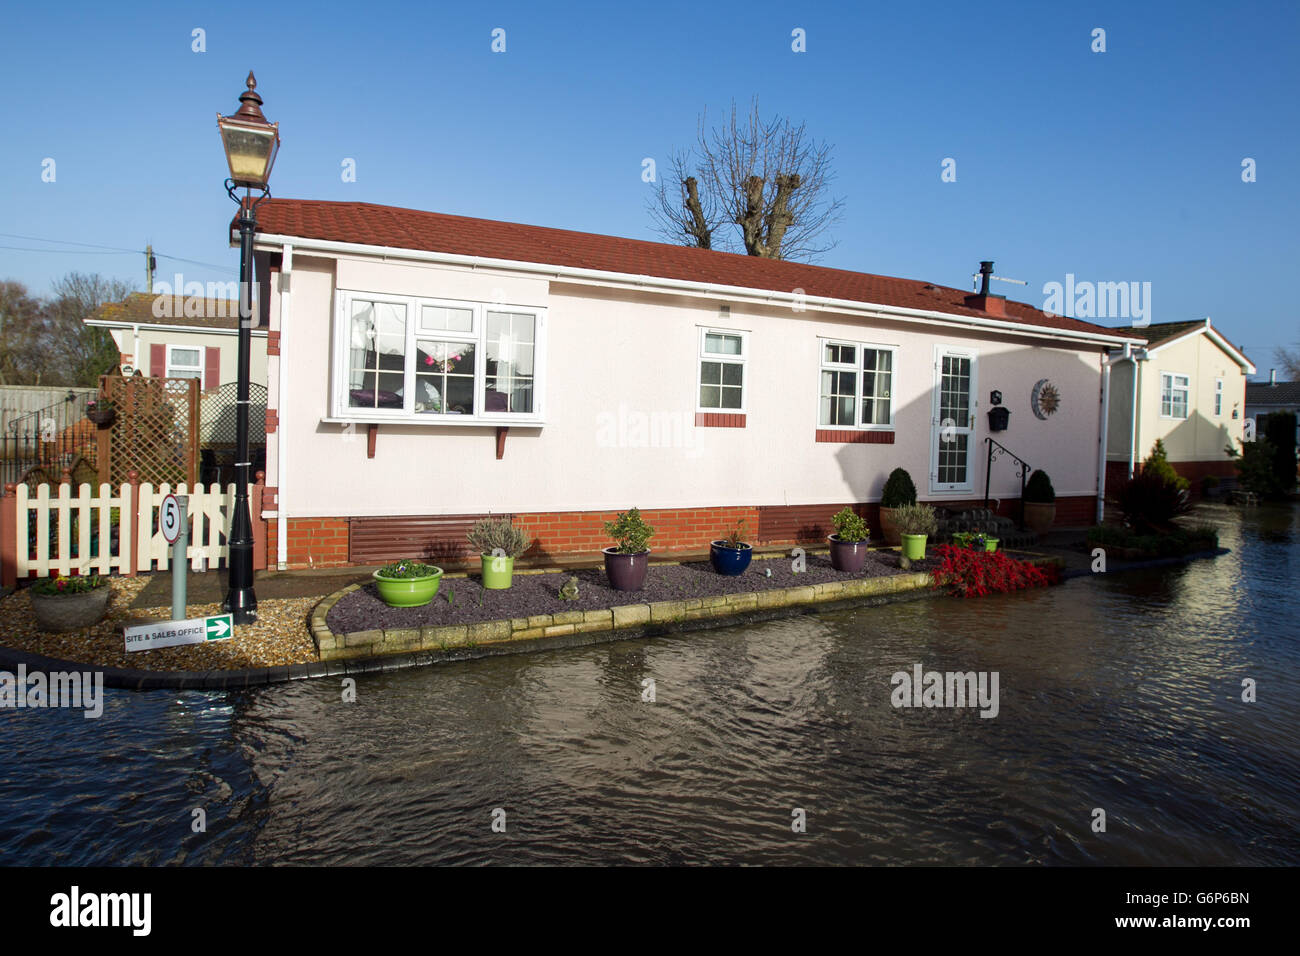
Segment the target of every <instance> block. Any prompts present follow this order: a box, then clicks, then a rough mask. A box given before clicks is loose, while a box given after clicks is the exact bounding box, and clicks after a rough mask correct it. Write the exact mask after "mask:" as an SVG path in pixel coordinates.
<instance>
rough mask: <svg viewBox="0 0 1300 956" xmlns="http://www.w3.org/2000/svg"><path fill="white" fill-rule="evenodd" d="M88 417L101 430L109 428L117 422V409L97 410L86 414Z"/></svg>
mask: <svg viewBox="0 0 1300 956" xmlns="http://www.w3.org/2000/svg"><path fill="white" fill-rule="evenodd" d="M86 417H87V418H88V419H90V420H91V421H92V422H94V423H95V425H97V426H98V427H99V428H108V427H109V426H110V425H112V424H113V422H115V421H117V409H116V408H96V409H92V410H91V411H88V412H86Z"/></svg>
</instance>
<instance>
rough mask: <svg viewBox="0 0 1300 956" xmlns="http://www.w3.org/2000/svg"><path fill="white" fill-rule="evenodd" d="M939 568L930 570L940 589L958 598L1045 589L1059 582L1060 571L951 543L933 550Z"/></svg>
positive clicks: (1055, 567) (1053, 567) (998, 552)
mask: <svg viewBox="0 0 1300 956" xmlns="http://www.w3.org/2000/svg"><path fill="white" fill-rule="evenodd" d="M934 552H935V557H936V558H937V559H938V566H937V567H935V568H933V569H932V570H931V571H930V574H931V576H932V577H933V578H934V583H935V585H936V586H937V587H947V588H948V590H949V591H950V592H951V593H953V594H955V595H957V596H958V597H984V596H986V595H989V594H1005V593H1007V592H1010V591H1019V590H1021V589H1022V588H1042V587H1047V586H1048V585H1049V584H1055V583H1057V582H1058V581H1059V580H1060V578H1061V572H1060V568H1058V567H1057V566H1056V565H1054V564H1049V565H1046V566H1042V567H1040V566H1038V565H1034V564H1030V563H1029V562H1028V561H1018V560H1016V559H1015V558H1013V557H1010V556H1008V555H1006V554H1004V553H1002V552H1001V551H973V550H971V549H970V548H959V547H955V546H953V545H950V544H941V545H939V546H938V547H937V548H935V549H934Z"/></svg>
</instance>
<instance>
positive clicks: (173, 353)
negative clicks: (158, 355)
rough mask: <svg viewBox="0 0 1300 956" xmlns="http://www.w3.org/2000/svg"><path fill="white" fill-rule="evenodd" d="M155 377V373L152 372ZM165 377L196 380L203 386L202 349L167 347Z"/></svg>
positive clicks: (180, 346) (177, 346)
mask: <svg viewBox="0 0 1300 956" xmlns="http://www.w3.org/2000/svg"><path fill="white" fill-rule="evenodd" d="M154 374H155V375H157V374H158V373H157V372H154ZM167 377H168V378H197V379H198V380H199V386H200V387H202V385H203V349H202V348H199V347H186V346H183V345H169V346H167Z"/></svg>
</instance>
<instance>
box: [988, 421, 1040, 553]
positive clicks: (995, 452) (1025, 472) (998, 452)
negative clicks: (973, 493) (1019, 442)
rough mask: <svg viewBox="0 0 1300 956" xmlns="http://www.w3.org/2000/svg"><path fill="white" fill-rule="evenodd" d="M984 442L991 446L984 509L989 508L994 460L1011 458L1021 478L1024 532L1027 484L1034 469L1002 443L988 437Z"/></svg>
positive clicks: (1022, 525)
mask: <svg viewBox="0 0 1300 956" xmlns="http://www.w3.org/2000/svg"><path fill="white" fill-rule="evenodd" d="M984 441H985V442H987V443H988V446H989V453H988V460H987V461H986V462H985V463H984V507H985V508H987V507H988V506H989V478H990V476H991V475H992V472H993V461H994V459H997V458H1002V457H1004V456H1005V457H1007V458H1010V459H1011V460H1012V461H1014V462H1015V463H1016V466H1017V467H1016V474H1017V475H1018V476H1019V478H1020V530H1021V531H1023V530H1024V529H1025V483H1026V482H1027V481H1028V480H1029V473H1030V472H1031V471H1033V468H1032V467H1031V466H1030V464H1029V462H1027V461H1025V460H1024V459H1023V458H1021V457H1020V456H1019V455H1017V454H1016V453H1015V452H1013V451H1012V450H1011V449H1010V448H1008V447H1007V446H1006V445H1003V444H1002V443H1001V442H998V441H994V440H993V439H992V438H989V437H986V438H985V439H984Z"/></svg>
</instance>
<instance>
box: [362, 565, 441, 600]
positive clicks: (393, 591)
mask: <svg viewBox="0 0 1300 956" xmlns="http://www.w3.org/2000/svg"><path fill="white" fill-rule="evenodd" d="M371 577H372V578H374V581H375V589H376V590H377V591H378V592H379V599H380V600H381V601H383V602H384V603H385V604H387V605H388V606H389V607H424V605H426V604H428V603H429V602H430V601H432V600H433V596H434V595H435V594H437V593H438V585H439V584H441V583H442V568H438V573H437V574H426V575H425V576H424V577H420V578H381V577H380V576H379V572H378V571H375V572H373V573H372V574H371Z"/></svg>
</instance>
